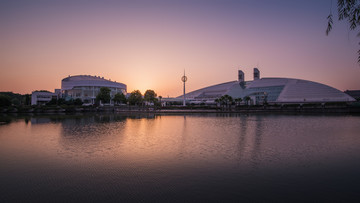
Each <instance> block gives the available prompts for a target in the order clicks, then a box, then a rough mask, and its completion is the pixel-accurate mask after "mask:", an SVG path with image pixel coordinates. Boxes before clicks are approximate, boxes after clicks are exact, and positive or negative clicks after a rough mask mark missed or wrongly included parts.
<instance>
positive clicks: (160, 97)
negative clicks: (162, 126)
mask: <svg viewBox="0 0 360 203" xmlns="http://www.w3.org/2000/svg"><path fill="white" fill-rule="evenodd" d="M161 99H162V96H159V100H160V102H159V103H160V107H161V105H162V104H161Z"/></svg>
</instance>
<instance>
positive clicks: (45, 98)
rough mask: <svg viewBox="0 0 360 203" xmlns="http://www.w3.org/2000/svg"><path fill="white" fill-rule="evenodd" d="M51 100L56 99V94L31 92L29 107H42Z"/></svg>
mask: <svg viewBox="0 0 360 203" xmlns="http://www.w3.org/2000/svg"><path fill="white" fill-rule="evenodd" d="M52 99H58V94H56V93H52V92H48V91H33V92H32V93H31V105H44V104H46V103H48V102H49V101H51V100H52Z"/></svg>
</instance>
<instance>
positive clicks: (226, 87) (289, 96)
mask: <svg viewBox="0 0 360 203" xmlns="http://www.w3.org/2000/svg"><path fill="white" fill-rule="evenodd" d="M244 78H245V75H244V72H243V71H241V70H239V71H238V81H231V82H226V83H221V84H217V85H213V86H209V87H205V88H202V89H199V90H196V91H192V92H190V93H187V94H185V98H186V101H187V103H194V104H196V103H205V104H214V103H215V99H217V98H220V97H221V96H223V95H229V96H231V97H232V98H234V99H235V98H241V99H243V100H244V98H245V97H249V99H250V104H253V105H258V104H263V103H264V102H267V103H269V104H271V103H273V104H275V103H279V104H287V103H298V104H302V103H327V102H352V101H355V99H354V98H352V97H350V96H349V95H347V94H345V93H343V92H341V91H340V90H337V89H335V88H333V87H330V86H328V85H325V84H321V83H317V82H313V81H308V80H302V79H293V78H260V71H259V70H258V69H257V68H254V79H253V80H252V81H245V80H244ZM182 97H183V96H182V95H181V96H179V97H177V98H178V99H181V98H182Z"/></svg>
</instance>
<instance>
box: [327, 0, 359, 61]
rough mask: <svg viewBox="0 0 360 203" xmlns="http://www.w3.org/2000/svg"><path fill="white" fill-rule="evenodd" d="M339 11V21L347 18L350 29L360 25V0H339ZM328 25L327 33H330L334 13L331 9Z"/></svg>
mask: <svg viewBox="0 0 360 203" xmlns="http://www.w3.org/2000/svg"><path fill="white" fill-rule="evenodd" d="M337 11H338V19H339V21H342V20H347V21H348V23H349V27H350V30H355V28H357V27H358V26H360V1H359V0H338V1H337ZM327 20H328V26H327V28H326V35H329V33H330V31H331V30H332V28H333V23H334V21H333V15H332V10H331V9H330V14H329V16H328V17H327ZM358 36H360V33H358ZM358 63H360V50H358Z"/></svg>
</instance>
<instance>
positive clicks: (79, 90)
mask: <svg viewBox="0 0 360 203" xmlns="http://www.w3.org/2000/svg"><path fill="white" fill-rule="evenodd" d="M102 87H107V88H109V89H110V90H111V92H110V96H111V97H113V96H114V95H115V94H116V93H123V94H124V95H126V85H125V84H123V83H119V82H116V81H111V80H106V79H104V77H100V76H90V75H75V76H69V77H66V78H64V79H62V81H61V93H62V97H63V98H65V100H70V99H81V101H83V102H84V103H85V104H94V103H95V99H96V96H97V95H98V94H99V92H100V88H102Z"/></svg>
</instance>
